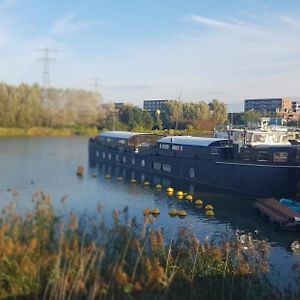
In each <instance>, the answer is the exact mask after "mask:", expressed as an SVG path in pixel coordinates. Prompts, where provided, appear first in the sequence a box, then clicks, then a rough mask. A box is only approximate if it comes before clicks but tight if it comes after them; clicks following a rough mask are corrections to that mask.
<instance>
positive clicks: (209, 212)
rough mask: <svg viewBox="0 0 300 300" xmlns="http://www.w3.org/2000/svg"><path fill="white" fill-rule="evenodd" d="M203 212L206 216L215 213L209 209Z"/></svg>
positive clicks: (211, 215)
mask: <svg viewBox="0 0 300 300" xmlns="http://www.w3.org/2000/svg"><path fill="white" fill-rule="evenodd" d="M205 214H206V216H208V217H213V216H214V215H215V213H214V212H213V210H211V209H209V210H207V211H206V213H205Z"/></svg>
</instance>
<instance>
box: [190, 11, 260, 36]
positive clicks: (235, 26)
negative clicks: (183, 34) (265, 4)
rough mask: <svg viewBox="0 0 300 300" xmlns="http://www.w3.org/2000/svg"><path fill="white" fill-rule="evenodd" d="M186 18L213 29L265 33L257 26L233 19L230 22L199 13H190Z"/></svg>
mask: <svg viewBox="0 0 300 300" xmlns="http://www.w3.org/2000/svg"><path fill="white" fill-rule="evenodd" d="M188 20H189V21H191V22H193V23H196V24H201V25H205V26H207V27H211V28H214V29H221V30H227V29H229V30H238V31H251V32H255V33H265V32H264V31H263V30H261V29H260V28H257V27H256V26H253V25H251V24H248V23H245V22H242V21H239V20H235V19H234V20H233V21H232V22H225V21H221V20H216V19H211V18H206V17H203V16H199V15H192V16H190V17H189V18H188Z"/></svg>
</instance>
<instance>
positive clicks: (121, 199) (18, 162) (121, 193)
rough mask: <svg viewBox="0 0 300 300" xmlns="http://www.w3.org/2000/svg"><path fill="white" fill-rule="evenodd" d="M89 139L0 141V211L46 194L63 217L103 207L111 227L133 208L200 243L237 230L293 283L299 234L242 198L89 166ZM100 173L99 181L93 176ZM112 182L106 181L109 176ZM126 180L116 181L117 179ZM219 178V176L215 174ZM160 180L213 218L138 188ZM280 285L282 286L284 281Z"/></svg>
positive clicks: (135, 214) (133, 214) (140, 218)
mask: <svg viewBox="0 0 300 300" xmlns="http://www.w3.org/2000/svg"><path fill="white" fill-rule="evenodd" d="M87 145H88V138H86V137H68V138H53V137H47V138H2V139H0V166H1V171H0V209H1V208H2V207H4V206H5V205H7V204H8V203H9V202H10V201H11V200H12V199H13V198H15V199H16V201H17V203H18V209H19V210H20V211H26V210H28V209H30V208H31V206H32V203H31V201H30V200H31V198H32V196H33V194H34V193H35V192H37V191H39V190H42V191H44V192H46V193H48V194H49V195H50V196H51V198H52V200H53V202H54V205H55V207H56V209H57V210H58V211H61V212H62V213H64V212H66V211H69V210H73V211H75V212H77V213H79V214H85V215H88V216H93V215H94V214H95V213H96V211H97V204H98V203H101V205H102V206H103V209H104V217H105V219H106V220H107V222H108V223H109V222H110V221H111V212H112V210H113V209H115V208H117V209H120V210H122V209H124V208H125V207H126V206H128V208H129V215H130V216H131V217H137V220H138V221H139V222H140V223H142V221H143V214H142V211H143V209H144V208H146V207H149V208H154V207H157V208H159V209H160V211H161V214H160V216H159V217H158V218H157V220H156V221H155V226H157V227H162V228H164V231H165V232H166V235H168V236H171V235H172V234H173V233H176V232H177V230H178V228H179V227H180V226H187V227H189V228H192V229H193V231H194V232H195V233H196V234H197V236H198V237H199V239H200V240H203V239H204V238H205V237H206V236H209V237H210V238H212V237H221V236H224V235H225V236H230V235H232V234H234V232H235V230H237V229H238V230H241V231H245V232H251V233H252V234H253V236H254V237H255V238H258V239H266V240H268V241H270V243H271V245H272V247H271V249H272V250H271V255H270V262H271V264H272V270H273V272H272V276H274V277H276V276H277V273H278V272H280V273H281V274H282V276H284V279H285V280H284V284H288V283H290V282H292V280H293V279H294V278H295V271H293V270H292V269H295V268H296V269H297V268H298V269H299V266H300V256H297V255H295V254H294V253H293V252H292V250H291V248H290V245H291V243H292V242H293V241H295V240H299V239H300V237H299V233H289V232H276V231H274V230H273V229H272V228H271V225H270V224H269V223H267V222H266V221H264V220H262V219H261V218H260V217H259V216H257V215H256V214H255V213H254V212H253V210H252V208H251V201H252V200H253V199H249V198H246V197H243V196H241V195H230V194H228V193H224V192H220V191H216V190H215V189H209V188H207V187H204V186H192V185H190V184H189V183H187V182H183V181H180V182H178V181H174V180H173V181H172V179H168V178H157V177H154V178H153V177H151V176H150V175H149V174H142V173H139V172H135V173H134V174H132V170H130V169H127V170H125V169H121V168H115V167H112V166H109V165H104V166H93V167H91V166H89V163H88V149H87ZM79 165H83V166H85V168H86V170H87V172H86V174H85V175H84V176H83V178H79V177H77V176H76V175H75V173H76V169H77V167H78V166H79ZM93 172H97V174H99V176H98V177H96V178H93V177H92V176H91V174H92V173H93ZM108 173H110V174H112V178H111V179H109V180H107V179H105V178H104V177H105V174H108ZM120 175H121V176H123V177H124V178H125V180H124V181H118V180H117V177H118V176H120ZM132 176H134V177H135V178H137V180H138V184H137V185H132V184H130V178H131V177H132ZM216 176H217V175H216ZM145 179H147V180H149V181H151V185H152V186H153V184H154V183H155V182H160V181H162V182H163V183H164V184H165V185H166V186H168V185H169V184H171V185H172V186H173V187H174V188H175V189H179V188H180V189H182V190H184V191H189V192H193V193H194V194H195V195H197V198H198V197H199V198H200V199H202V200H203V201H204V203H205V204H207V203H210V204H212V205H213V206H214V210H215V213H216V215H215V218H213V219H208V218H207V217H206V216H205V213H204V209H203V208H201V209H199V208H197V207H195V205H194V204H193V203H187V202H186V201H179V200H177V199H176V198H175V197H171V198H170V197H168V196H167V195H166V194H165V193H164V192H158V191H156V190H155V189H154V188H153V187H149V188H145V187H144V186H143V185H142V184H140V182H141V181H143V180H145ZM66 195H67V204H65V205H63V206H62V204H61V201H60V200H61V198H62V197H64V196H66ZM173 207H174V208H176V209H180V208H182V209H185V210H186V211H187V212H188V216H187V217H186V218H185V219H179V218H171V217H169V215H168V211H169V209H170V208H173ZM281 283H282V281H281Z"/></svg>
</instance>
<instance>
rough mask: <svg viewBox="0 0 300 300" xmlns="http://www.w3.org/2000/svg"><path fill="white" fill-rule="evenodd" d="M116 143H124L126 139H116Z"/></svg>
mask: <svg viewBox="0 0 300 300" xmlns="http://www.w3.org/2000/svg"><path fill="white" fill-rule="evenodd" d="M118 144H122V145H125V144H126V140H124V139H118Z"/></svg>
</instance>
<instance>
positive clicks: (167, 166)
mask: <svg viewBox="0 0 300 300" xmlns="http://www.w3.org/2000/svg"><path fill="white" fill-rule="evenodd" d="M162 170H163V171H165V172H171V165H169V164H163V165H162Z"/></svg>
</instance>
